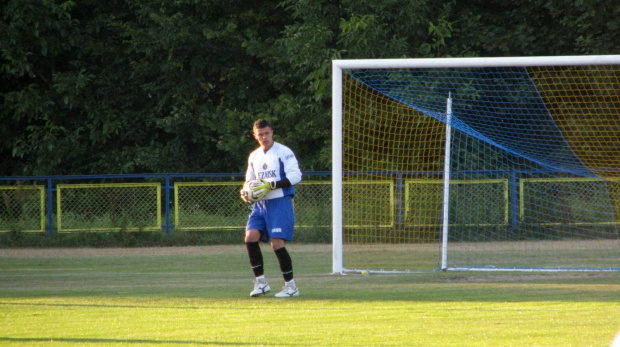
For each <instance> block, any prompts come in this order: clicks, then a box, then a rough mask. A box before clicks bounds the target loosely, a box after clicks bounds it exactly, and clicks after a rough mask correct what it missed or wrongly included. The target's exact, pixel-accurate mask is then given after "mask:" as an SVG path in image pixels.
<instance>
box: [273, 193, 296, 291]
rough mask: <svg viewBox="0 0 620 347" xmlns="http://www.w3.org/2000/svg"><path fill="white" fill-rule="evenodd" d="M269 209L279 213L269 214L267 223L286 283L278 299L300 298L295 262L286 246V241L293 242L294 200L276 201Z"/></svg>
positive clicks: (283, 199) (285, 198)
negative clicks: (294, 269) (295, 277)
mask: <svg viewBox="0 0 620 347" xmlns="http://www.w3.org/2000/svg"><path fill="white" fill-rule="evenodd" d="M268 207H269V211H270V212H271V211H274V210H275V211H277V213H268V215H267V216H266V223H267V231H268V233H269V237H270V239H269V240H270V242H271V248H272V249H273V251H274V253H275V254H276V257H277V258H278V262H279V264H280V270H281V271H282V277H283V278H284V282H285V284H284V288H283V290H282V291H281V292H280V293H278V294H276V297H279V298H282V297H291V296H299V289H298V288H297V285H296V284H295V279H294V278H293V262H292V260H291V256H290V254H289V253H288V250H287V249H286V247H285V246H284V243H285V241H292V240H293V231H294V227H295V214H294V212H293V203H292V199H291V198H290V197H284V198H280V199H274V200H273V203H270V205H268Z"/></svg>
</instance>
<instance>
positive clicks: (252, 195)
mask: <svg viewBox="0 0 620 347" xmlns="http://www.w3.org/2000/svg"><path fill="white" fill-rule="evenodd" d="M261 183H262V182H261V181H260V180H254V181H247V182H245V183H244V184H243V190H244V191H245V192H246V193H247V195H246V197H247V199H248V200H250V201H251V202H257V201H260V200H263V198H264V196H263V197H260V198H259V196H260V195H261V194H262V193H264V192H265V189H259V190H253V189H252V187H253V186H255V185H257V184H261Z"/></svg>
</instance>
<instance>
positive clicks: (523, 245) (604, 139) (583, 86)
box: [332, 55, 620, 273]
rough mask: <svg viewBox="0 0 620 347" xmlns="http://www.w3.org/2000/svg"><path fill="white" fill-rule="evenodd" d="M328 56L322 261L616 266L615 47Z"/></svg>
mask: <svg viewBox="0 0 620 347" xmlns="http://www.w3.org/2000/svg"><path fill="white" fill-rule="evenodd" d="M332 68H333V75H332V77H333V80H332V116H333V121H332V175H333V181H332V185H333V191H332V208H333V210H332V228H333V230H332V232H333V259H332V264H333V266H332V270H333V272H334V273H342V272H359V271H362V270H368V271H382V272H412V271H413V272H417V271H437V270H483V271H493V270H523V271H535V270H542V271H562V270H573V271H575V270H577V271H578V270H606V271H619V270H620V237H619V236H618V224H620V217H619V216H620V142H619V141H618V134H619V133H620V117H619V115H620V55H599V56H560V57H507V58H439V59H377V60H364V59H360V60H334V61H333V62H332ZM350 181H355V182H358V183H359V182H362V184H354V185H348V184H347V182H350ZM388 181H391V182H392V184H382V185H381V187H382V188H381V189H379V186H380V185H379V184H378V182H383V183H385V182H388ZM363 182H365V183H363ZM436 182H443V184H437V183H436ZM424 183H426V184H424ZM386 187H390V188H389V189H392V192H390V193H386V192H384V191H383V190H384V189H388V188H386ZM360 190H361V191H362V192H360ZM365 191H366V192H365ZM386 214H390V215H393V216H396V217H390V218H393V219H394V223H385V220H386V219H387V218H388V217H387V216H386ZM352 221H355V222H354V223H353V222H352Z"/></svg>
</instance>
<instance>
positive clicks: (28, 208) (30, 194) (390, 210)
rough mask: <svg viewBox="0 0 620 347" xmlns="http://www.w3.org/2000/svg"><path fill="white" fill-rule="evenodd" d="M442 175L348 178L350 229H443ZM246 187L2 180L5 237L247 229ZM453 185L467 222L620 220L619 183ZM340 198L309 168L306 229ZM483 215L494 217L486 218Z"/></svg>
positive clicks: (171, 179)
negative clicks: (602, 204) (243, 192)
mask: <svg viewBox="0 0 620 347" xmlns="http://www.w3.org/2000/svg"><path fill="white" fill-rule="evenodd" d="M435 175H436V173H427V174H426V178H424V179H403V178H402V177H401V176H394V177H389V178H388V176H387V175H384V176H385V179H381V180H378V181H370V182H369V181H357V180H355V179H354V180H349V181H347V182H345V184H344V185H343V196H344V197H346V203H345V204H344V205H343V210H342V213H343V217H344V219H345V225H344V226H345V227H347V228H358V227H360V226H372V227H375V228H379V229H390V228H395V229H402V228H429V227H430V228H435V229H436V230H438V227H439V225H440V224H439V221H440V220H441V211H442V203H441V198H442V190H441V188H442V185H443V181H442V180H439V179H436V178H434V176H435ZM382 177H383V176H382ZM511 177H512V176H511ZM242 183H243V174H240V173H239V174H149V175H98V176H94V175H93V176H90V175H89V176H50V177H0V232H7V231H25V232H47V233H49V234H50V235H51V234H53V233H55V232H73V231H118V230H126V231H140V230H144V231H164V232H165V233H166V234H169V233H170V232H172V231H174V230H227V229H242V228H244V227H245V223H246V220H247V215H248V212H249V207H250V206H249V205H248V204H246V203H244V202H243V201H241V199H240V198H239V189H240V188H241V185H242ZM451 184H452V185H453V189H452V191H454V192H456V193H459V194H458V196H463V197H464V198H463V199H467V200H471V201H473V203H469V204H466V203H463V204H460V208H459V209H455V211H454V213H453V215H454V216H456V217H454V218H455V220H458V221H459V222H458V223H459V225H462V226H468V225H482V224H480V222H479V221H480V220H485V223H487V224H488V225H489V226H500V227H506V226H511V227H517V226H518V225H519V224H520V223H527V224H538V225H556V224H558V225H559V224H562V225H572V224H575V225H576V224H579V225H585V224H588V225H602V226H605V225H618V224H619V223H620V221H619V220H618V218H617V216H618V215H620V212H619V211H620V193H619V192H620V188H619V187H620V181H619V180H617V179H614V180H608V181H601V180H596V179H585V178H562V179H557V178H556V179H553V178H545V179H531V178H522V179H520V180H518V181H517V180H514V182H513V183H512V184H511V181H509V180H507V179H486V180H474V181H472V180H469V181H459V180H454V181H452V182H451ZM548 191H549V192H553V193H554V194H555V195H554V198H553V199H545V198H543V197H541V196H539V195H541V194H543V195H544V194H546V196H550V195H551V194H550V193H546V192H548ZM560 192H564V195H562V196H559V194H560ZM599 195H601V196H599ZM603 195H604V196H603ZM482 197H484V198H482ZM455 199H457V198H456V195H455ZM472 199H473V200H472ZM593 199H594V200H597V201H599V200H600V201H607V202H608V203H609V204H610V207H609V208H611V209H612V211H613V213H603V212H606V211H608V210H609V208H607V209H605V210H604V211H603V210H602V209H601V208H598V209H597V208H590V207H589V206H591V205H592V200H593ZM331 201H332V185H331V173H330V172H305V173H304V181H302V182H301V183H300V184H299V185H297V186H296V197H295V200H294V204H295V210H296V227H298V228H314V229H321V228H322V229H330V228H331V224H332V223H331V221H332V212H331V210H332V204H331ZM455 201H456V202H458V199H457V200H455ZM542 202H544V204H543V203H542ZM464 206H467V207H466V208H465V207H464ZM541 211H542V212H541ZM584 211H585V212H584ZM543 212H545V213H546V214H545V215H544V216H542V217H541V214H542V213H543ZM481 214H483V215H484V218H479V216H480V215H481ZM567 216H569V217H570V218H568V217H567ZM457 217H458V218H457Z"/></svg>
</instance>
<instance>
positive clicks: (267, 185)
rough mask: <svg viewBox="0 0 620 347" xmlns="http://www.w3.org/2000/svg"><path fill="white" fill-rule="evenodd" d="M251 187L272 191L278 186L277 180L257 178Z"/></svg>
mask: <svg viewBox="0 0 620 347" xmlns="http://www.w3.org/2000/svg"><path fill="white" fill-rule="evenodd" d="M250 188H252V190H261V189H265V190H266V191H270V190H273V189H275V188H276V182H269V181H267V180H255V181H252V183H251V184H250Z"/></svg>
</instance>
